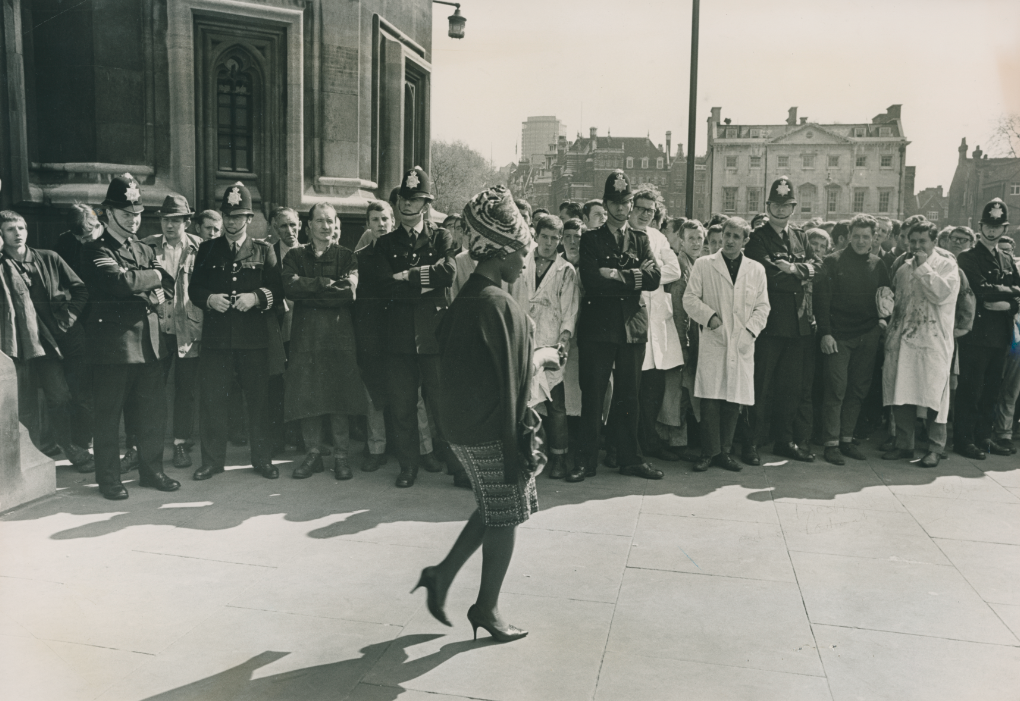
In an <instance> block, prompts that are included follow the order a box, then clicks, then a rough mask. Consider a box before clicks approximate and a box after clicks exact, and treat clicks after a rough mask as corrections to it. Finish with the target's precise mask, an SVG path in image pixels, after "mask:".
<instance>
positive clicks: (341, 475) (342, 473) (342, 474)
mask: <svg viewBox="0 0 1020 701" xmlns="http://www.w3.org/2000/svg"><path fill="white" fill-rule="evenodd" d="M333 477H335V478H336V479H338V480H349V479H353V478H354V473H353V472H351V467H350V465H348V464H347V456H346V455H337V456H335V457H334V458H333Z"/></svg>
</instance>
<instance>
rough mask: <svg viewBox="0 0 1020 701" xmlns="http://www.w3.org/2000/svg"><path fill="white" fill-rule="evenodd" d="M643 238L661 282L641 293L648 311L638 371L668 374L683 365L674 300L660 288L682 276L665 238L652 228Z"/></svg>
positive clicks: (677, 262) (678, 262)
mask: <svg viewBox="0 0 1020 701" xmlns="http://www.w3.org/2000/svg"><path fill="white" fill-rule="evenodd" d="M645 234H647V235H648V245H649V248H650V249H651V251H652V255H653V256H655V262H656V263H658V264H659V270H660V272H661V274H662V278H661V279H660V280H659V287H658V288H657V289H655V290H652V291H651V292H642V293H641V296H642V297H644V301H645V308H646V309H647V310H648V341H647V345H646V346H645V360H644V363H643V364H642V365H641V369H642V370H669V369H671V368H675V367H678V366H680V365H683V364H684V352H683V349H682V348H681V347H680V336H679V334H677V331H676V324H675V323H674V321H673V298H672V296H671V295H670V294H669V293H668V292H666V291H665V290H664V289H663V287H664V286H666V285H668V284H669V283H671V282H676V281H677V280H679V279H680V278H681V276H682V275H683V272H682V271H681V270H680V261H679V260H678V259H677V257H676V254H675V253H673V249H672V248H670V247H669V241H668V240H667V239H666V237H665V235H663V234H662V232H660V231H659V230H658V229H652V228H648V229H645Z"/></svg>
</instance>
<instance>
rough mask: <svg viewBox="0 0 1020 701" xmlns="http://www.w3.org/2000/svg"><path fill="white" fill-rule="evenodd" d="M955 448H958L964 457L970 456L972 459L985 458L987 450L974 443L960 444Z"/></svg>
mask: <svg viewBox="0 0 1020 701" xmlns="http://www.w3.org/2000/svg"><path fill="white" fill-rule="evenodd" d="M954 449H955V450H956V452H957V453H959V454H960V455H962V456H963V457H965V458H970V459H971V460H984V459H985V451H983V450H981V449H980V448H978V447H977V446H976V445H974V444H973V443H967V444H966V445H958V446H955V448H954Z"/></svg>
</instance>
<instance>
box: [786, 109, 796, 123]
mask: <svg viewBox="0 0 1020 701" xmlns="http://www.w3.org/2000/svg"><path fill="white" fill-rule="evenodd" d="M786 123H787V124H788V125H789V126H791V127H795V126H797V108H796V107H791V108H790V111H789V113H788V116H787V117H786Z"/></svg>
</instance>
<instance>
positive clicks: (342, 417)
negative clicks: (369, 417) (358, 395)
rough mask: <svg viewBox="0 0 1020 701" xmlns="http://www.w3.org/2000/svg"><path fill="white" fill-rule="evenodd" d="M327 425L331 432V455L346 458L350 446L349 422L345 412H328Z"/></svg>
mask: <svg viewBox="0 0 1020 701" xmlns="http://www.w3.org/2000/svg"><path fill="white" fill-rule="evenodd" d="M329 426H330V430H331V431H332V432H333V457H334V458H337V459H340V458H346V457H347V454H348V452H349V451H350V447H351V424H350V418H349V417H348V416H347V414H330V415H329Z"/></svg>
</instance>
